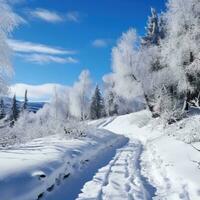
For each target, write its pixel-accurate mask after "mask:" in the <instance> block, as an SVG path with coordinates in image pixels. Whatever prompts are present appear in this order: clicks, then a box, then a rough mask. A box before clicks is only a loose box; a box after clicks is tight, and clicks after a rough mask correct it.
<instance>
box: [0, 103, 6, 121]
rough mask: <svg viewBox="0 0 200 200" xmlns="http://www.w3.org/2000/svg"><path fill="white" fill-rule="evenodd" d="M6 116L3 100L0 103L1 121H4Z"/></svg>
mask: <svg viewBox="0 0 200 200" xmlns="http://www.w3.org/2000/svg"><path fill="white" fill-rule="evenodd" d="M5 116H6V114H5V108H4V101H3V99H1V101H0V119H3V118H4V117H5Z"/></svg>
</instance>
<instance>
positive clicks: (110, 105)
mask: <svg viewBox="0 0 200 200" xmlns="http://www.w3.org/2000/svg"><path fill="white" fill-rule="evenodd" d="M105 105H106V113H107V115H108V116H113V115H118V113H119V112H118V109H119V108H118V107H119V105H118V104H117V97H116V94H115V93H114V92H113V91H109V92H108V94H107V95H106V97H105Z"/></svg>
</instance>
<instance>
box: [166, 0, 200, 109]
mask: <svg viewBox="0 0 200 200" xmlns="http://www.w3.org/2000/svg"><path fill="white" fill-rule="evenodd" d="M199 8H200V2H199V1H198V0H190V1H188V0H169V1H168V4H167V12H166V13H165V14H164V17H165V19H166V29H167V34H166V38H165V39H164V40H163V42H162V57H163V62H164V63H165V64H166V65H167V66H168V67H169V68H170V70H171V71H172V72H173V76H174V78H175V80H176V83H177V90H178V93H179V94H180V95H181V94H182V97H181V99H185V102H188V101H190V99H191V97H192V96H191V93H193V94H195V93H196V94H195V95H197V93H198V92H196V91H198V90H199V89H200V88H195V87H196V86H197V85H196V84H198V83H195V80H198V79H199V77H198V74H199V71H198V73H196V74H195V76H191V73H190V71H192V70H193V69H192V66H193V65H191V64H192V63H193V61H194V60H195V59H198V55H199V52H200V46H199V42H200V37H199V35H200V28H199V27H200V9H199ZM184 105H185V107H188V106H187V105H188V104H186V103H185V104H184Z"/></svg>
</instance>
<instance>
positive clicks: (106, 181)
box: [77, 140, 155, 200]
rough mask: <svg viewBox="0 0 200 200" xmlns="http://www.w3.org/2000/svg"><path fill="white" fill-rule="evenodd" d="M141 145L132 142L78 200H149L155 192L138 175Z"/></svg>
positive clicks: (89, 184) (98, 173) (86, 187)
mask: <svg viewBox="0 0 200 200" xmlns="http://www.w3.org/2000/svg"><path fill="white" fill-rule="evenodd" d="M141 152H142V144H141V143H140V142H139V141H136V140H132V141H130V142H129V144H128V145H126V146H125V147H123V148H121V149H118V151H117V153H116V155H115V157H114V158H113V159H112V160H111V161H110V162H109V164H108V165H106V166H105V167H103V168H101V169H99V171H98V172H97V174H96V175H95V176H94V177H93V180H91V181H89V182H87V183H86V184H85V185H84V187H83V189H82V193H80V194H79V197H78V198H77V200H123V199H127V200H149V199H152V197H153V196H154V194H155V188H153V187H152V186H151V185H149V184H148V183H147V181H146V179H145V178H144V177H143V176H142V175H141V173H140V155H141Z"/></svg>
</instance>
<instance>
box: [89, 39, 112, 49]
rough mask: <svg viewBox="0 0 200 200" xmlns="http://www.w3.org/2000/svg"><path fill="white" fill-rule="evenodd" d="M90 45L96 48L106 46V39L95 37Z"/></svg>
mask: <svg viewBox="0 0 200 200" xmlns="http://www.w3.org/2000/svg"><path fill="white" fill-rule="evenodd" d="M92 45H93V46H94V47H96V48H104V47H107V46H108V41H107V40H106V39H96V40H94V41H93V42H92Z"/></svg>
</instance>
